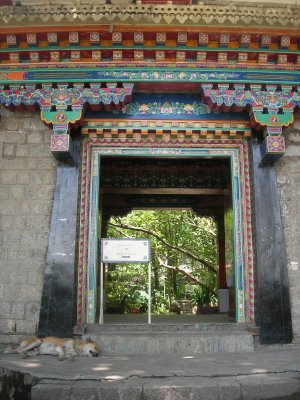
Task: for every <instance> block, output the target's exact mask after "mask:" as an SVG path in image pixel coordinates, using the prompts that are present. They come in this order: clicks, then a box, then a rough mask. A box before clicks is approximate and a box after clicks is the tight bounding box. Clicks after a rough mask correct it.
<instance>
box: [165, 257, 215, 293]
mask: <svg viewBox="0 0 300 400" xmlns="http://www.w3.org/2000/svg"><path fill="white" fill-rule="evenodd" d="M157 258H158V262H159V265H160V266H161V267H165V268H168V269H172V270H174V271H177V272H180V273H181V274H183V275H185V276H186V277H188V278H189V279H190V280H191V281H192V282H195V283H197V285H199V286H201V287H203V288H204V289H205V290H207V289H208V290H209V291H210V292H211V293H212V294H213V295H215V296H217V293H216V292H215V291H214V290H211V289H210V288H209V287H208V286H207V285H205V284H204V283H202V282H201V281H200V280H199V279H198V278H196V277H195V276H193V275H191V274H190V273H189V272H187V271H185V270H183V269H181V268H179V267H175V266H174V267H173V266H171V265H168V264H166V263H165V262H164V261H163V260H162V259H161V258H160V257H157Z"/></svg>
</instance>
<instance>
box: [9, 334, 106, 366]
mask: <svg viewBox="0 0 300 400" xmlns="http://www.w3.org/2000/svg"><path fill="white" fill-rule="evenodd" d="M4 353H5V354H9V353H19V354H20V355H21V357H22V358H27V356H28V355H37V354H48V355H53V356H58V359H59V360H63V359H65V358H71V359H73V358H74V357H76V356H88V357H98V354H99V346H98V344H97V343H96V342H95V341H94V340H92V339H90V338H87V339H71V338H58V337H54V336H48V337H45V338H42V339H39V338H37V337H28V338H26V339H24V340H22V342H21V343H20V345H19V346H18V347H17V348H15V349H12V348H7V349H6V350H4Z"/></svg>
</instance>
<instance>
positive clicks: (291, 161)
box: [276, 119, 300, 343]
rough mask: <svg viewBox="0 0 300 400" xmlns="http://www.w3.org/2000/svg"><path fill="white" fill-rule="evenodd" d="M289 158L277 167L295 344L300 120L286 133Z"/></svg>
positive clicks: (298, 333)
mask: <svg viewBox="0 0 300 400" xmlns="http://www.w3.org/2000/svg"><path fill="white" fill-rule="evenodd" d="M284 135H285V140H286V145H287V150H286V154H285V155H284V156H283V157H281V159H280V160H279V161H278V162H277V163H276V170H277V184H278V190H279V196H280V202H281V214H282V221H283V225H284V236H285V247H286V256H287V263H288V274H289V284H290V298H291V311H292V324H293V334H294V341H295V342H297V343H300V119H296V121H295V123H294V126H292V127H290V128H289V129H288V130H287V131H286V132H285V134H284Z"/></svg>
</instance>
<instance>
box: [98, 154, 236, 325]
mask: <svg viewBox="0 0 300 400" xmlns="http://www.w3.org/2000/svg"><path fill="white" fill-rule="evenodd" d="M230 168H231V167H230V160H229V158H225V157H223V158H208V157H206V158H204V157H202V158H199V157H198V158H186V159H182V158H161V157H160V158H146V157H126V158H121V157H118V158H116V157H111V158H110V157H103V158H102V160H101V166H100V171H101V176H100V199H101V201H100V210H99V215H100V216H101V218H100V220H101V237H110V238H141V237H147V238H149V239H150V241H151V248H152V271H153V273H152V287H153V290H152V313H153V322H154V323H160V322H161V323H164V322H173V323H194V322H196V321H199V322H201V321H204V322H206V321H207V322H229V321H230V318H229V317H234V316H235V315H234V314H235V301H234V298H233V301H232V302H231V306H230V307H229V303H230V302H229V292H230V290H229V288H228V285H227V281H228V280H229V282H230V285H231V287H232V289H231V291H232V293H233V297H234V296H235V295H234V292H235V290H234V276H233V275H232V274H234V268H232V266H233V261H232V260H233V259H234V255H233V237H232V235H233V229H232V226H233V220H232V218H233V216H232V194H231V170H230ZM225 216H226V218H225ZM230 218H231V222H230ZM229 236H230V237H229ZM104 277H105V280H104V287H105V291H104V295H105V296H104V298H105V312H106V314H105V323H109V322H115V323H123V322H124V323H125V322H126V323H128V322H129V323H130V322H138V323H142V322H146V314H145V313H146V311H147V303H148V297H147V268H145V266H144V265H142V264H141V265H124V264H121V265H118V264H116V265H115V264H114V265H107V266H106V269H105V274H104Z"/></svg>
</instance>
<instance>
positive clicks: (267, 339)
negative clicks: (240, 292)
mask: <svg viewBox="0 0 300 400" xmlns="http://www.w3.org/2000/svg"><path fill="white" fill-rule="evenodd" d="M253 177H254V195H255V196H254V197H255V226H256V246H255V247H256V265H257V290H256V296H257V299H258V301H257V304H258V306H257V310H256V315H257V319H258V321H257V322H258V325H259V326H260V337H261V342H262V343H265V344H271V343H289V342H291V340H292V324H291V310H290V299H289V286H288V275H287V263H286V256H285V246H284V238H283V228H282V221H281V210H280V204H279V198H278V189H277V181H276V171H275V168H274V166H273V165H266V166H263V165H262V153H261V145H260V143H259V142H258V140H257V139H255V140H254V143H253Z"/></svg>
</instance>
